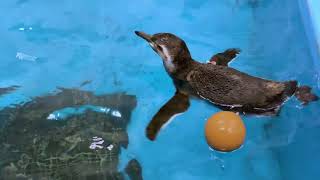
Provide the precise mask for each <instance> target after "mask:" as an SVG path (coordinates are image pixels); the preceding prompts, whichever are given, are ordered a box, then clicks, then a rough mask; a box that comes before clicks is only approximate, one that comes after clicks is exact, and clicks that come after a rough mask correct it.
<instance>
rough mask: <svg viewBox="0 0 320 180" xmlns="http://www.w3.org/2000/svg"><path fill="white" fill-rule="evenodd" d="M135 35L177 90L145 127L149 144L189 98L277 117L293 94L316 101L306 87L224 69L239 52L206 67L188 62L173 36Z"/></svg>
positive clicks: (182, 44)
mask: <svg viewBox="0 0 320 180" xmlns="http://www.w3.org/2000/svg"><path fill="white" fill-rule="evenodd" d="M136 34H137V35H138V36H140V37H142V38H143V39H145V40H146V41H147V42H148V43H149V44H150V46H151V47H152V48H153V50H154V51H156V52H157V53H158V54H159V55H160V57H161V58H162V59H163V64H164V66H165V69H166V71H167V72H168V74H169V75H170V77H171V78H172V80H173V83H174V85H175V87H176V90H177V92H176V94H175V96H174V97H172V98H171V100H169V101H168V102H167V103H166V104H165V105H164V106H163V107H162V108H161V109H160V111H159V112H158V113H157V114H156V115H155V116H154V117H153V119H152V121H151V123H150V124H149V125H148V127H147V136H148V137H149V139H151V140H153V139H154V138H155V136H156V134H157V133H158V131H159V130H160V128H161V127H162V126H163V125H164V124H165V123H166V122H168V120H169V119H170V117H172V116H173V115H175V114H177V113H181V112H184V111H186V110H187V109H188V107H189V101H188V97H189V96H195V97H200V98H202V99H205V100H207V101H209V102H211V103H213V104H214V105H216V106H218V107H219V108H221V109H224V110H230V111H236V112H240V113H244V114H247V113H250V114H262V115H275V114H277V113H278V112H279V109H280V106H281V105H282V104H283V102H284V101H285V100H286V99H287V98H289V97H290V96H292V95H293V94H295V92H296V91H297V94H298V96H297V97H298V99H299V100H301V101H302V102H303V103H304V104H307V103H308V102H310V101H315V100H317V99H318V98H317V96H316V95H314V94H312V93H311V88H310V87H307V86H303V88H299V87H298V86H297V81H285V82H278V81H272V80H266V79H262V78H258V77H254V76H251V75H248V74H246V73H243V72H240V71H238V70H236V69H233V68H231V67H228V66H227V65H228V63H229V62H230V61H231V60H232V59H234V57H236V55H237V54H238V53H239V52H240V50H239V49H236V48H232V49H228V50H226V51H225V52H223V53H218V54H216V55H214V56H213V57H212V58H211V59H210V61H209V63H200V62H197V61H195V60H193V59H192V57H191V54H190V52H189V50H188V48H187V46H186V44H185V42H184V41H183V40H181V39H180V38H179V37H177V36H175V35H173V34H170V33H158V34H154V35H148V34H146V33H143V32H138V31H136ZM179 102H180V103H181V104H179Z"/></svg>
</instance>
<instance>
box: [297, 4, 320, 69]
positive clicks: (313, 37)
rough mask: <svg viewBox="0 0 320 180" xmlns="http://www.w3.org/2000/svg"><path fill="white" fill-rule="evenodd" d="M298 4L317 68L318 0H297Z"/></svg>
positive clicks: (319, 42) (319, 40)
mask: <svg viewBox="0 0 320 180" xmlns="http://www.w3.org/2000/svg"><path fill="white" fill-rule="evenodd" d="M299 6H300V12H301V17H302V18H303V23H304V26H305V30H306V33H307V36H308V39H309V43H310V47H311V52H312V56H313V59H314V64H315V66H316V67H317V68H320V60H319V59H320V11H319V8H320V1H318V0H299Z"/></svg>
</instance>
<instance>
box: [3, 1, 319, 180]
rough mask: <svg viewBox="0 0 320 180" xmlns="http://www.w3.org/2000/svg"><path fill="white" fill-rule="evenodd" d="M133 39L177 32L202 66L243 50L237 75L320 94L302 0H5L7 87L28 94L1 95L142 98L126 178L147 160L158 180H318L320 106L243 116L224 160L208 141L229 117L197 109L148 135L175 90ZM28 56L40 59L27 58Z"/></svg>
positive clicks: (147, 169) (289, 106)
mask: <svg viewBox="0 0 320 180" xmlns="http://www.w3.org/2000/svg"><path fill="white" fill-rule="evenodd" d="M134 30H142V31H145V32H148V33H157V32H171V33H174V34H176V35H178V36H180V37H181V38H182V39H184V40H185V41H186V43H187V45H188V47H189V49H190V51H191V53H192V56H193V58H194V59H197V60H199V61H202V62H205V61H206V60H208V59H209V58H210V57H211V56H212V55H213V54H215V53H217V52H221V51H223V50H225V49H226V48H231V47H237V48H241V49H242V52H241V54H240V55H239V57H238V58H237V59H236V60H235V61H234V62H233V63H232V64H231V66H232V67H234V68H236V69H238V70H241V71H243V72H246V73H249V74H252V75H255V76H259V77H264V78H268V79H274V80H288V79H296V80H298V81H299V82H300V83H301V84H307V85H310V86H312V87H313V88H314V90H315V92H317V93H318V94H319V93H320V91H319V89H320V75H319V71H318V70H317V69H315V68H314V66H315V65H314V64H313V63H314V61H313V60H312V57H311V50H310V49H311V48H313V47H310V46H309V44H308V41H307V38H306V37H307V36H306V32H305V31H304V27H303V22H302V18H301V17H300V13H299V7H298V0H282V1H278V0H218V1H210V0H199V1H192V0H174V1H171V0H161V1H160V0H142V1H139V2H138V1H129V0H117V1H103V0H96V1H84V0H82V1H72V0H68V1H62V0H56V1H40V0H16V1H10V0H2V1H0V39H1V41H0V50H1V60H0V87H7V86H11V85H20V86H21V88H20V89H19V90H17V91H16V92H13V93H11V94H7V95H5V96H3V97H1V99H0V106H1V107H5V106H9V105H11V104H13V103H17V102H22V101H28V100H29V99H30V98H31V97H34V96H41V95H44V94H46V93H48V92H52V91H54V90H55V89H56V87H79V85H80V84H81V83H82V82H83V81H86V80H91V81H92V83H90V84H88V85H86V86H84V87H83V88H82V89H85V90H90V91H94V92H95V93H97V94H101V93H112V92H119V91H121V92H127V93H128V94H134V95H136V96H137V102H138V105H137V107H136V109H135V110H134V112H133V116H132V121H131V124H130V125H129V129H128V132H129V139H130V144H129V146H128V149H123V150H122V154H121V157H120V159H121V161H120V166H119V169H123V168H124V166H125V164H126V163H127V161H128V160H129V159H131V158H136V159H137V160H139V162H140V163H141V165H142V169H143V177H144V179H147V180H149V179H152V180H157V179H168V180H169V179H174V180H176V179H183V180H188V179H190V180H194V179H219V180H220V179H221V180H234V179H239V180H242V179H243V180H248V179H252V180H256V179H259V180H260V179H261V180H271V179H272V180H295V179H315V177H319V175H320V172H319V171H318V170H317V167H318V162H319V160H320V155H319V150H320V144H319V143H318V142H319V138H320V118H319V115H318V114H319V113H320V110H319V102H317V103H312V104H310V105H309V106H307V107H302V106H300V105H299V102H298V101H297V100H295V99H291V100H289V101H288V102H287V103H286V104H285V106H284V107H283V109H282V111H281V114H280V116H278V117H243V119H244V121H245V124H246V127H247V139H246V142H245V144H244V146H243V147H242V148H241V149H239V150H238V151H235V152H233V153H227V154H219V153H217V152H213V151H211V150H209V148H208V146H207V144H206V142H205V139H204V124H205V122H206V118H207V117H209V116H210V115H212V114H213V113H215V112H218V111H219V110H218V109H217V108H215V107H213V106H210V105H208V104H206V103H204V102H202V101H198V100H192V102H191V107H190V109H189V110H188V111H187V112H186V113H185V114H183V115H181V116H178V117H177V118H176V119H175V120H174V121H173V122H172V123H171V124H170V125H169V126H168V127H167V128H165V129H164V130H162V131H161V134H160V135H159V137H158V139H157V141H155V142H150V141H149V140H148V139H147V138H146V137H145V134H144V132H145V131H144V129H145V127H146V125H147V124H148V122H149V120H150V119H151V117H152V116H153V115H154V114H155V113H156V112H157V111H158V109H159V108H160V107H161V106H162V105H163V104H164V103H165V102H166V101H167V100H168V99H170V97H171V96H172V95H173V93H174V87H173V85H172V83H171V80H170V78H169V77H168V75H167V74H166V72H165V70H164V68H163V65H162V62H161V60H160V58H159V57H158V56H157V55H156V54H155V53H154V52H153V51H152V50H151V48H150V47H148V45H147V44H146V43H145V42H144V41H142V40H141V39H139V38H138V37H137V36H136V35H135V34H134V33H133V31H134ZM17 53H23V54H27V55H29V56H31V57H36V60H35V61H30V60H27V59H24V60H19V59H17V58H16V54H17Z"/></svg>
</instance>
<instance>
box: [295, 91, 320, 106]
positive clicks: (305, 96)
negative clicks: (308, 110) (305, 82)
mask: <svg viewBox="0 0 320 180" xmlns="http://www.w3.org/2000/svg"><path fill="white" fill-rule="evenodd" d="M295 96H296V98H297V99H298V100H299V101H301V102H302V105H308V104H309V102H312V101H318V100H319V97H318V96H317V95H316V94H314V93H312V92H311V87H309V86H300V87H298V88H297V90H296V92H295Z"/></svg>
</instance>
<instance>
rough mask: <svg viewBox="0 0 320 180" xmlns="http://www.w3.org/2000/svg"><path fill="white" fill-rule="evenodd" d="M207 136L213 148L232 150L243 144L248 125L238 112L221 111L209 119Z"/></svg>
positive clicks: (206, 128) (206, 130)
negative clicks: (246, 125)
mask: <svg viewBox="0 0 320 180" xmlns="http://www.w3.org/2000/svg"><path fill="white" fill-rule="evenodd" d="M205 136H206V140H207V143H208V144H209V146H210V147H212V148H213V149H216V150H218V151H224V152H230V151H233V150H235V149H238V148H239V147H240V146H241V145H242V144H243V142H244V140H245V136H246V127H245V125H244V123H243V122H242V120H241V118H240V116H239V115H237V114H236V113H234V112H230V111H221V112H218V113H216V114H214V115H213V116H211V117H210V118H209V119H208V121H207V123H206V127H205Z"/></svg>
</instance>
